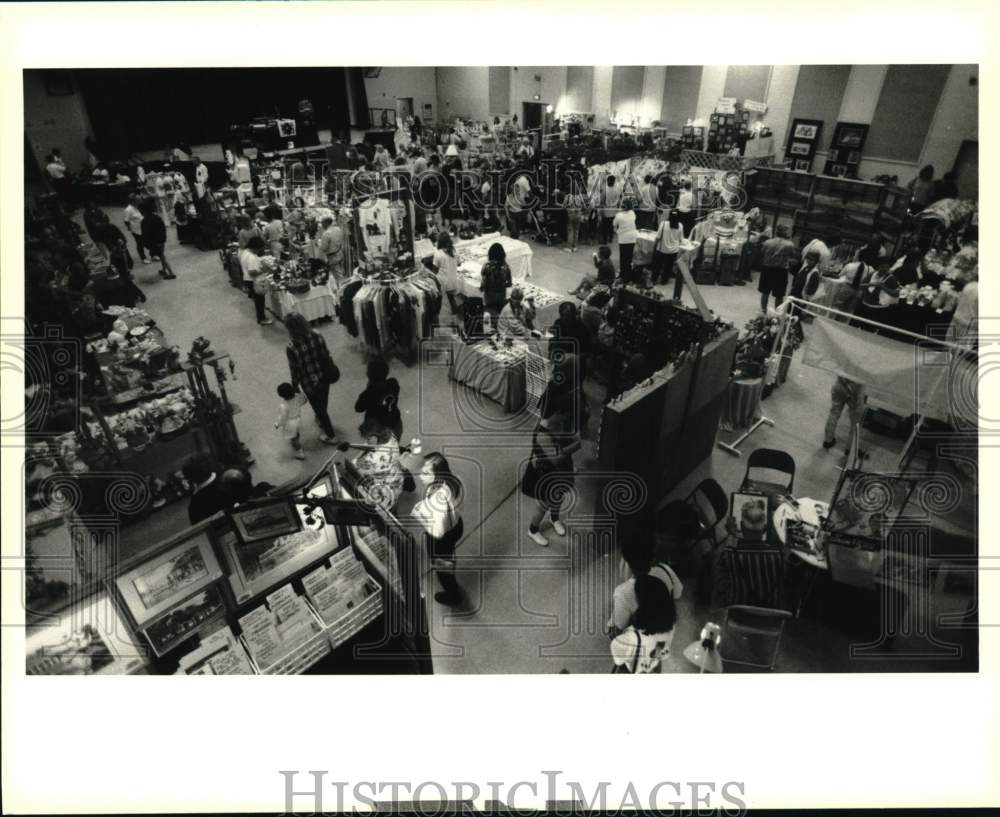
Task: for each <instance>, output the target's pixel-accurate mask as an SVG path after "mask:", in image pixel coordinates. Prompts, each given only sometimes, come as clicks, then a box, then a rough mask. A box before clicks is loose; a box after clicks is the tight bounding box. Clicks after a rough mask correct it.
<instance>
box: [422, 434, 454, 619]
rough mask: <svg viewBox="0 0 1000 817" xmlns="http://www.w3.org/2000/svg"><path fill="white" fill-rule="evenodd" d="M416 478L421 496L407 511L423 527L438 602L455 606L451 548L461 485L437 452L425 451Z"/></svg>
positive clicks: (444, 459)
mask: <svg viewBox="0 0 1000 817" xmlns="http://www.w3.org/2000/svg"><path fill="white" fill-rule="evenodd" d="M417 478H418V480H419V482H420V484H421V485H422V486H423V497H424V498H423V499H422V500H421V501H420V502H418V503H417V504H416V505H415V506H414V508H413V511H412V512H411V515H412V516H413V517H414V518H415V519H417V520H418V521H419V522H420V524H421V526H422V527H423V529H424V542H425V544H426V547H427V553H428V555H429V556H430V559H431V564H432V565H433V566H434V572H435V573H436V574H437V578H438V581H439V582H440V583H441V591H440V592H438V593H435V594H434V600H435V601H436V602H437V603H438V604H444V605H446V606H448V607H455V606H456V605H458V604H459V603H460V602H461V600H462V588H461V587H460V586H459V584H458V582H457V581H456V580H455V550H456V548H457V547H458V544H459V542H461V541H462V534H463V533H464V525H463V523H462V498H463V493H464V491H463V488H462V483H461V481H460V480H459V479H458V478H457V477H456V476H455V475H454V474H453V473H452V470H451V466H450V465H449V463H448V460H447V459H446V458H445V457H444V456H443V455H442V454H439V453H438V452H436V451H435V452H432V453H430V454H428V455H427V456H426V457H425V459H424V464H423V467H422V468H421V469H420V472H419V474H418V475H417Z"/></svg>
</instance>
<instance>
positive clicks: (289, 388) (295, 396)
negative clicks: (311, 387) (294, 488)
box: [274, 383, 306, 460]
mask: <svg viewBox="0 0 1000 817" xmlns="http://www.w3.org/2000/svg"><path fill="white" fill-rule="evenodd" d="M278 397H280V398H281V406H280V408H279V409H278V419H277V421H276V422H275V424H274V427H275V428H280V429H281V431H282V434H284V436H285V439H286V440H288V442H290V443H291V444H292V449H293V450H294V451H295V459H297V460H304V459H305V458H306V455H305V452H304V451H303V450H302V443H301V442H300V441H299V431H300V430H301V428H302V406H304V405H305V403H306V396H305V395H304V394H303V393H302V392H301V391H299V390H298V389H296V388H295V387H294V386H293V385H292V384H291V383H279V384H278Z"/></svg>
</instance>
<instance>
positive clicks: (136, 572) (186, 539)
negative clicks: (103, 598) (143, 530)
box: [115, 525, 222, 628]
mask: <svg viewBox="0 0 1000 817" xmlns="http://www.w3.org/2000/svg"><path fill="white" fill-rule="evenodd" d="M181 537H182V538H181V539H180V541H178V540H177V539H176V538H175V539H173V540H171V541H169V542H167V543H166V544H165V546H164V547H163V548H161V549H159V550H158V552H157V553H155V554H154V555H153V556H151V557H147V558H146V559H145V561H143V562H142V563H141V564H138V565H136V566H134V567H131V568H129V569H127V570H125V571H124V572H122V573H120V574H119V575H118V577H117V578H116V579H115V586H116V587H117V589H118V592H119V594H120V595H121V598H122V601H123V602H124V603H125V606H126V607H127V608H128V611H129V613H130V614H131V616H132V619H133V620H134V621H135V623H136V625H137V626H138V627H140V628H141V627H145V626H146V625H147V624H148V623H149V622H151V621H153V620H154V619H156V618H159V617H160V616H161V615H163V614H164V613H165V612H167V611H168V610H170V609H171V608H173V607H176V606H177V605H178V604H180V603H181V602H182V601H184V600H186V599H189V598H191V597H192V596H194V595H196V594H197V593H198V592H199V591H201V590H204V589H205V588H206V587H207V586H208V585H210V584H212V582H215V581H217V580H218V579H220V578H222V569H221V568H220V567H219V562H218V560H217V559H216V558H215V553H214V552H213V550H212V543H211V542H210V541H209V538H208V534H207V533H206V530H205V526H203V525H202V526H198V527H197V528H195V529H194V533H192V531H185V532H184V533H183V534H182V535H181Z"/></svg>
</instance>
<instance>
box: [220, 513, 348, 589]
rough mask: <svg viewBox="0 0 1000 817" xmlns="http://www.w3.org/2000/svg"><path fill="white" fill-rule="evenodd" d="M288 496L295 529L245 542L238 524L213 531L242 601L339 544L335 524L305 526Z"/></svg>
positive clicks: (234, 587)
mask: <svg viewBox="0 0 1000 817" xmlns="http://www.w3.org/2000/svg"><path fill="white" fill-rule="evenodd" d="M288 500H289V507H290V508H291V511H292V513H294V514H295V522H296V531H295V532H294V533H289V534H282V535H279V536H277V537H274V538H268V539H258V540H256V541H254V542H244V541H243V540H242V539H241V538H240V534H239V533H238V532H237V530H236V528H235V526H219V527H218V528H216V529H215V530H214V532H213V534H214V537H215V543H216V545H217V547H218V548H219V551H220V553H221V554H222V556H223V558H224V559H225V561H226V563H227V567H228V569H229V584H230V586H231V588H232V591H233V596H234V597H235V598H236V601H237V603H239V604H242V603H244V602H246V601H248V600H250V599H252V598H254V597H256V596H259V595H260V594H262V593H264V592H265V591H267V590H270V589H271V588H273V587H275V586H276V585H278V584H280V583H281V582H283V581H286V580H287V579H288V577H289V576H291V575H292V574H294V573H295V572H296V571H298V570H300V569H302V568H304V567H307V566H308V565H310V564H311V563H313V562H314V561H316V560H318V559H321V558H323V557H324V556H326V555H328V554H329V553H331V552H332V551H334V550H336V549H337V548H338V547H339V546H340V543H339V542H338V540H337V528H336V526H335V525H331V524H325V525H323V526H322V527H319V528H318V529H317V528H315V527H305V526H303V525H302V518H301V516H300V512H299V509H298V508H297V507H296V503H293V502H292V501H291V498H288ZM298 504H302V503H298Z"/></svg>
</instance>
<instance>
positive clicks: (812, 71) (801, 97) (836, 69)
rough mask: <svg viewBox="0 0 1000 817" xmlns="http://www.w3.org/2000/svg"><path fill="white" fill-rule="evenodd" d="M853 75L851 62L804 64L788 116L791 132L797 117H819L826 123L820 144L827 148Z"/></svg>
mask: <svg viewBox="0 0 1000 817" xmlns="http://www.w3.org/2000/svg"><path fill="white" fill-rule="evenodd" d="M850 75H851V66H849V65H803V66H801V67H800V68H799V79H798V82H797V83H796V84H795V97H794V98H793V99H792V111H791V114H790V115H789V119H788V124H789V133H790V132H791V130H790V129H791V123H792V121H794V120H795V119H819V120H820V121H821V122H822V123H823V127H822V129H821V130H820V133H819V148H820V150H825V149H826V148H827V146H828V145H829V144H830V139H832V138H833V130H834V128H835V127H836V126H837V116H838V115H839V114H840V104H841V102H842V100H843V98H844V89H845V88H846V87H847V80H848V78H849V77H850ZM776 147H777V146H776ZM780 147H784V145H780ZM821 169H822V168H821Z"/></svg>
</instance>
